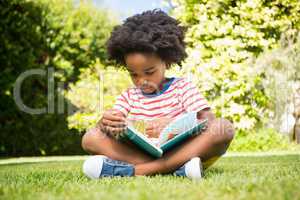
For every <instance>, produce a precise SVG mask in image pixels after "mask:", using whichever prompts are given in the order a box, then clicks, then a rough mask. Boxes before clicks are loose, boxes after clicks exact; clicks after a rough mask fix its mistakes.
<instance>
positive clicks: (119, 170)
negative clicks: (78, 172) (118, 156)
mask: <svg viewBox="0 0 300 200" xmlns="http://www.w3.org/2000/svg"><path fill="white" fill-rule="evenodd" d="M82 170H83V173H84V174H85V175H86V176H88V177H89V178H91V179H98V178H101V177H113V176H133V175H134V166H133V165H131V164H129V163H126V162H122V161H119V160H113V159H110V158H108V157H106V156H103V155H96V156H91V157H89V158H88V159H86V160H85V161H84V163H83V167H82Z"/></svg>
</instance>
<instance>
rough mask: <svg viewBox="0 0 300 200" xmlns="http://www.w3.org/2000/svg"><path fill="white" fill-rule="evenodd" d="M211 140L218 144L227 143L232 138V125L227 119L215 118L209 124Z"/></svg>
mask: <svg viewBox="0 0 300 200" xmlns="http://www.w3.org/2000/svg"><path fill="white" fill-rule="evenodd" d="M211 126H212V135H213V140H214V141H215V142H216V143H218V144H220V143H224V144H228V143H230V142H231V140H232V139H233V138H234V126H233V124H232V123H231V122H230V121H229V120H227V119H216V120H215V121H214V122H212V124H211Z"/></svg>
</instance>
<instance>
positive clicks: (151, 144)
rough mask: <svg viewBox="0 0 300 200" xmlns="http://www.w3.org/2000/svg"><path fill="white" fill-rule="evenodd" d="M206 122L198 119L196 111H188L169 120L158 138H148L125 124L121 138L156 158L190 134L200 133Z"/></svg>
mask: <svg viewBox="0 0 300 200" xmlns="http://www.w3.org/2000/svg"><path fill="white" fill-rule="evenodd" d="M206 124H207V119H205V120H202V121H199V120H198V119H197V112H190V113H186V114H183V115H182V116H180V117H178V118H175V119H174V120H173V121H171V122H170V123H169V124H168V125H167V126H166V127H165V128H164V129H163V130H162V132H161V133H160V136H159V138H148V137H147V136H146V135H145V134H143V133H141V132H140V131H138V130H137V129H136V128H135V127H134V126H133V125H128V126H127V130H126V131H125V132H124V134H122V135H121V138H122V139H129V140H130V141H132V142H133V143H134V144H136V145H137V146H138V147H139V148H141V149H142V150H144V151H145V152H147V153H149V154H150V155H152V156H154V157H157V158H158V157H161V156H162V155H163V153H164V152H166V151H168V150H169V149H171V148H173V147H175V146H177V145H179V144H180V143H181V142H183V141H184V140H186V139H187V138H189V137H190V136H192V135H194V134H199V133H201V132H202V131H203V130H204V129H205V128H206Z"/></svg>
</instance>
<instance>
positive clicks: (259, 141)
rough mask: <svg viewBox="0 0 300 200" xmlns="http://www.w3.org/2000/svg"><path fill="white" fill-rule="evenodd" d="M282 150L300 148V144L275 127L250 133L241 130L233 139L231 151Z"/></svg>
mask: <svg viewBox="0 0 300 200" xmlns="http://www.w3.org/2000/svg"><path fill="white" fill-rule="evenodd" d="M280 150H289V151H292V150H300V148H299V146H297V145H296V144H294V143H291V142H290V141H289V138H288V137H287V136H284V135H282V134H279V133H278V132H277V131H275V130H274V129H260V130H258V131H252V132H251V133H250V134H245V133H242V132H239V133H238V134H236V136H235V138H234V140H233V141H232V143H231V145H230V147H229V151H237V152H255V151H257V152H261V151H280Z"/></svg>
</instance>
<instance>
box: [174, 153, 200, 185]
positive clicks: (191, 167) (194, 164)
mask: <svg viewBox="0 0 300 200" xmlns="http://www.w3.org/2000/svg"><path fill="white" fill-rule="evenodd" d="M174 175H175V176H183V177H188V178H189V179H192V180H200V179H201V178H202V177H203V167H202V163H201V159H200V158H199V157H194V158H192V159H191V160H189V161H188V162H186V163H185V164H184V165H183V166H181V167H180V168H179V169H177V170H176V171H175V172H174Z"/></svg>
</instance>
